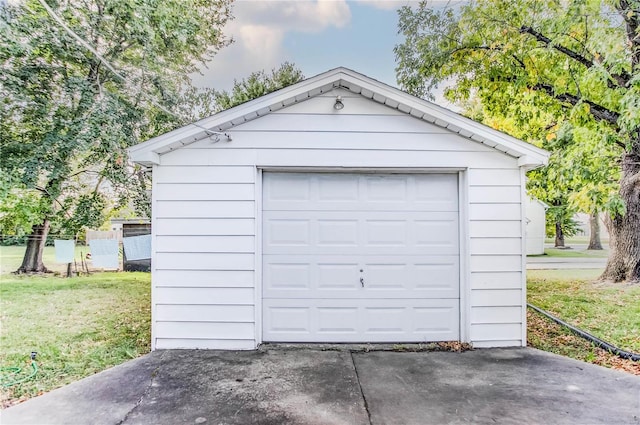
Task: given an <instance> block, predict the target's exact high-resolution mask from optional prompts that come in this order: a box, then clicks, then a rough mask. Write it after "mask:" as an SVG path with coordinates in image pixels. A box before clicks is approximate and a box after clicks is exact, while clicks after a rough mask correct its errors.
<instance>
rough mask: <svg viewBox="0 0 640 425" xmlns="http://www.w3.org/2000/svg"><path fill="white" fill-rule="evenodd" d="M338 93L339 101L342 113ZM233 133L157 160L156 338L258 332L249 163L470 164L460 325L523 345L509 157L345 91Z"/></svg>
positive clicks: (174, 340) (225, 344)
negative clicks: (462, 322) (337, 108)
mask: <svg viewBox="0 0 640 425" xmlns="http://www.w3.org/2000/svg"><path fill="white" fill-rule="evenodd" d="M336 95H341V96H343V102H344V103H345V108H344V109H343V110H342V111H340V112H339V113H338V112H336V111H335V110H334V109H333V102H334V100H335V96H336ZM229 132H230V133H231V134H232V136H233V141H231V142H225V143H212V142H211V140H208V139H206V140H202V141H199V142H196V143H193V144H190V145H187V146H185V147H183V148H181V149H178V150H175V151H172V152H169V153H166V154H163V155H162V156H161V164H162V165H161V166H156V167H154V174H153V179H154V187H153V190H154V200H153V215H154V218H153V232H154V239H153V248H154V254H153V255H154V264H153V267H154V274H153V301H152V302H153V304H154V306H153V322H154V326H153V336H152V337H153V347H154V348H217V349H250V348H254V347H255V346H256V344H257V342H259V341H260V338H261V329H260V326H261V324H260V323H259V321H260V317H261V314H260V302H261V298H260V297H261V295H260V290H261V288H260V279H261V276H260V265H261V258H260V251H259V249H260V243H259V239H260V235H259V229H260V220H259V214H260V213H259V211H260V205H259V200H260V196H261V194H260V191H261V189H260V182H259V181H257V178H256V175H257V173H256V167H258V168H260V167H265V168H270V169H278V168H279V167H298V168H299V169H304V168H308V167H316V169H317V168H318V167H324V168H352V169H376V168H386V169H389V168H392V169H402V168H411V169H413V170H436V171H437V170H443V169H449V170H451V169H455V170H467V172H466V181H467V182H468V188H467V192H465V199H467V201H468V205H466V207H465V206H464V205H462V208H466V209H465V210H464V213H463V215H462V217H463V218H465V219H466V220H467V221H466V222H463V223H461V227H463V226H464V229H465V232H467V231H468V232H467V233H468V234H467V237H466V238H467V239H468V240H467V241H463V246H464V247H465V249H466V250H468V252H469V253H470V255H469V258H467V259H464V260H463V261H461V263H462V264H465V268H466V270H464V271H465V273H466V274H463V275H462V276H463V278H462V279H463V288H465V291H464V292H463V295H462V296H463V297H467V298H465V299H464V300H463V302H462V304H463V305H465V303H466V305H468V308H466V307H465V312H464V313H463V314H464V316H468V317H466V320H467V324H465V325H463V326H464V327H465V329H464V330H463V332H462V335H463V338H465V339H466V340H469V341H471V342H472V343H473V344H474V345H476V346H507V345H521V344H523V343H524V341H525V340H524V334H523V332H522V331H520V330H521V329H523V328H524V326H523V311H524V310H523V305H522V299H523V298H522V296H523V287H522V282H523V274H522V248H521V245H522V243H521V242H522V240H521V237H522V233H521V232H522V231H521V229H522V212H521V211H522V208H521V199H520V191H521V188H520V184H521V180H520V172H519V169H518V167H517V165H516V164H517V160H516V159H514V158H512V157H509V156H507V155H505V154H502V153H500V152H497V151H495V150H493V149H491V148H489V147H487V146H484V145H482V144H479V143H476V142H473V141H470V140H468V139H465V138H463V137H461V136H458V135H456V134H453V133H450V132H448V131H447V130H445V129H442V128H441V127H438V126H435V125H431V124H429V123H426V122H424V121H421V120H418V119H415V118H413V117H410V116H408V115H406V114H403V113H400V112H398V111H397V110H395V109H390V108H387V107H385V106H383V105H379V104H377V103H374V102H372V101H369V100H365V99H363V98H362V97H359V96H357V95H354V94H353V93H350V92H347V91H344V90H334V91H333V92H329V93H326V94H324V95H321V96H318V97H315V98H312V99H310V100H307V101H305V102H301V103H299V104H295V105H293V106H291V107H287V108H282V109H280V110H278V111H277V112H274V113H272V114H269V115H266V116H264V117H262V118H259V119H256V120H253V121H250V122H247V123H245V124H240V125H238V126H236V127H233V128H232V129H230V130H229ZM461 190H462V189H461ZM467 276H468V279H467ZM256 285H257V286H256Z"/></svg>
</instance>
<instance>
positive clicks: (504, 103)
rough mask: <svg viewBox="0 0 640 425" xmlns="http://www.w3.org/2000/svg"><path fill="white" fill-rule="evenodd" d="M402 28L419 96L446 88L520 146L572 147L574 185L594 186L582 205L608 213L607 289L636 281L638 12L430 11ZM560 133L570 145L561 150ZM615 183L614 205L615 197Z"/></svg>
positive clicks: (578, 8)
mask: <svg viewBox="0 0 640 425" xmlns="http://www.w3.org/2000/svg"><path fill="white" fill-rule="evenodd" d="M399 16H400V23H399V29H400V32H401V33H402V35H403V36H404V38H405V41H404V42H403V43H402V44H400V45H398V46H396V49H395V52H396V57H397V60H398V66H397V76H398V81H399V83H400V85H401V86H402V87H403V88H404V89H406V90H408V91H409V92H411V93H413V94H416V95H418V96H425V97H430V96H432V94H431V93H432V91H433V89H434V88H436V87H438V86H446V91H445V94H446V96H447V97H448V98H449V99H451V100H453V101H459V102H460V101H464V100H467V99H470V98H472V97H474V96H475V97H477V98H478V99H480V102H481V104H482V108H483V112H484V113H485V116H486V117H487V118H488V119H487V120H486V121H485V122H487V123H491V122H490V121H491V119H494V118H496V117H497V118H498V119H499V120H502V121H504V123H508V124H509V126H510V128H509V127H507V126H504V127H502V128H501V129H502V130H504V131H507V132H510V133H511V134H514V135H515V136H516V137H521V138H524V139H526V140H530V141H536V140H537V141H538V143H539V144H542V142H543V141H545V140H546V141H548V142H550V144H552V143H565V142H567V143H568V144H570V145H571V146H572V148H571V149H573V152H567V155H570V156H571V158H572V161H574V164H576V165H580V166H581V167H582V168H581V170H580V171H579V172H577V173H575V175H574V176H571V178H569V176H566V177H567V179H568V180H576V179H577V178H581V180H590V181H592V182H593V185H592V187H584V186H581V188H580V189H578V190H579V191H581V193H580V194H573V195H572V196H573V198H574V202H575V203H576V205H586V204H589V203H599V204H600V205H601V206H603V205H604V206H606V207H607V208H609V209H610V212H611V216H610V223H609V224H610V225H609V230H610V234H611V242H610V245H611V248H612V255H611V257H610V260H609V263H608V265H607V270H606V271H605V273H604V274H603V276H602V278H603V279H611V280H615V281H619V280H638V279H640V1H638V0H570V1H559V0H508V1H507V0H486V1H478V2H475V1H472V2H470V3H469V4H465V5H462V6H460V7H459V8H457V9H453V8H450V7H448V8H444V9H434V8H431V7H430V4H429V3H428V2H424V1H423V2H421V3H420V4H419V5H418V6H417V7H416V8H411V7H404V8H402V9H401V10H400V12H399ZM564 123H567V124H568V126H569V127H564V125H565V124H564ZM560 128H563V129H565V130H566V129H570V131H569V133H570V137H569V136H566V137H564V136H563V137H562V138H559V140H558V141H556V142H553V139H554V138H555V137H556V135H555V134H553V133H554V131H558V130H559V129H560ZM567 131H568V130H567ZM545 132H546V134H545ZM569 133H568V134H569ZM548 147H549V146H548ZM561 149H563V150H566V151H570V149H568V145H567V146H563V147H562V148H561ZM600 154H602V155H601V156H598V155H600ZM609 160H610V161H611V162H606V161H609ZM561 161H565V158H562V159H561ZM564 164H566V163H564V162H563V165H564ZM602 164H604V167H608V168H609V169H613V168H615V169H616V170H617V171H616V173H613V174H611V173H610V172H609V171H608V170H606V169H603V167H602ZM603 170H604V171H603ZM565 171H566V167H565ZM554 172H555V171H554ZM558 172H559V173H560V174H563V172H562V171H558ZM616 174H617V175H616ZM616 176H619V177H620V184H619V185H618V186H617V187H618V189H619V192H618V193H619V197H618V198H615V197H611V196H609V195H610V194H607V190H608V189H607V187H608V186H610V184H611V180H612V179H613V178H615V177H616ZM585 178H586V179H585ZM546 180H547V182H549V181H550V180H551V178H550V176H547V177H546ZM583 182H584V181H583ZM568 183H570V184H572V185H573V184H574V183H575V181H568ZM553 184H555V182H554V183H553ZM550 185H551V184H550ZM550 190H554V189H553V188H550ZM558 190H560V189H558Z"/></svg>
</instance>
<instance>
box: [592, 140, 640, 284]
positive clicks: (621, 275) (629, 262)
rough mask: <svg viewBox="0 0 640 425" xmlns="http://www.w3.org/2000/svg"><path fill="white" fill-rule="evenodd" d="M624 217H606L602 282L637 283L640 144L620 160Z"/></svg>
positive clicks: (639, 276)
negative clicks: (606, 255) (607, 239)
mask: <svg viewBox="0 0 640 425" xmlns="http://www.w3.org/2000/svg"><path fill="white" fill-rule="evenodd" d="M620 196H621V197H622V199H623V200H624V203H625V207H626V208H625V210H626V211H625V213H624V215H615V216H613V217H610V216H607V220H606V222H605V223H606V225H607V228H608V230H609V248H610V249H611V252H610V253H609V259H608V261H607V267H606V268H605V270H604V273H602V275H601V276H600V278H599V279H600V280H601V281H612V282H640V141H637V142H636V143H635V146H634V148H633V150H632V152H631V153H627V154H626V155H625V156H624V158H623V160H622V179H621V180H620Z"/></svg>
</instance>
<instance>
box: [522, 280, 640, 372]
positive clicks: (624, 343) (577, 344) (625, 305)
mask: <svg viewBox="0 0 640 425" xmlns="http://www.w3.org/2000/svg"><path fill="white" fill-rule="evenodd" d="M599 272H600V270H529V271H527V291H528V301H529V302H530V303H531V304H534V305H536V306H538V307H540V308H542V309H544V310H547V311H548V312H550V313H551V314H553V315H555V316H557V317H559V318H560V319H562V320H564V321H565V322H568V323H570V324H572V325H574V326H576V327H578V328H580V329H583V330H585V331H587V332H589V333H591V334H593V335H595V336H597V337H598V338H600V339H603V340H605V341H607V342H610V343H612V344H613V345H615V346H617V347H619V348H622V349H625V350H629V351H634V352H640V285H630V284H596V283H592V282H593V279H595V278H596V277H597V275H598V274H599ZM551 323H552V322H549V321H547V319H543V318H542V317H541V316H539V315H538V314H537V313H532V312H529V342H530V344H531V345H532V346H534V347H536V348H540V349H542V350H545V351H551V352H555V353H557V354H562V355H566V356H569V357H574V358H577V359H579V360H584V361H591V362H594V363H598V364H603V359H602V353H601V351H603V350H599V351H598V350H597V349H595V348H594V347H593V346H591V344H590V343H588V342H586V341H584V340H582V339H580V338H576V337H573V335H572V334H571V333H570V332H569V331H566V330H564V329H563V328H561V327H559V326H556V325H552V324H551ZM585 343H586V344H585ZM613 361H614V360H611V362H613ZM636 365H637V363H636ZM637 366H638V368H637V370H638V373H640V365H637Z"/></svg>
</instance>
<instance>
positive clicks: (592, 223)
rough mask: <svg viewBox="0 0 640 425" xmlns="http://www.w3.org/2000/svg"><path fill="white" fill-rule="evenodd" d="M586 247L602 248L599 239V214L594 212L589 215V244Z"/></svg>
mask: <svg viewBox="0 0 640 425" xmlns="http://www.w3.org/2000/svg"><path fill="white" fill-rule="evenodd" d="M587 249H598V250H601V249H602V242H601V241H600V216H599V214H598V213H597V212H594V213H593V214H591V215H590V216H589V246H588V247H587Z"/></svg>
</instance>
